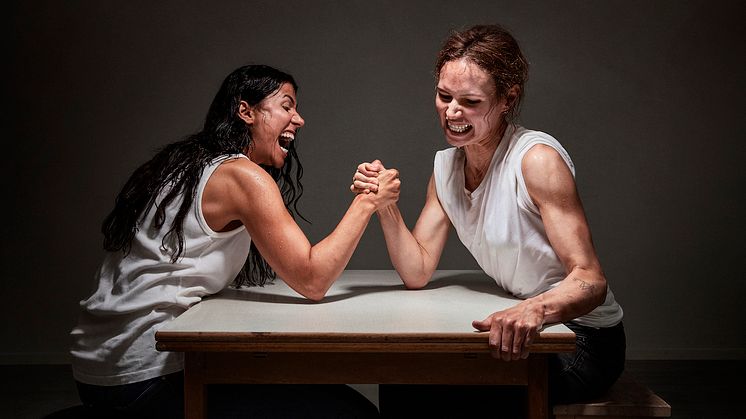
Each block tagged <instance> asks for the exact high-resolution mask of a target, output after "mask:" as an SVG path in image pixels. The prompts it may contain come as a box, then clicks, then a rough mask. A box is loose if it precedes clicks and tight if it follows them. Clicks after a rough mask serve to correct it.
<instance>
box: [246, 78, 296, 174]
mask: <svg viewBox="0 0 746 419" xmlns="http://www.w3.org/2000/svg"><path fill="white" fill-rule="evenodd" d="M296 106H297V99H296V97H295V89H294V88H293V86H292V85H291V84H290V83H283V84H282V86H280V88H279V89H277V91H275V92H274V93H272V94H270V95H269V96H267V97H266V98H264V99H263V100H262V101H261V102H259V103H258V104H257V105H256V106H253V107H252V106H249V105H248V104H247V103H246V102H243V101H242V102H241V104H240V106H239V117H241V119H243V120H244V121H245V122H246V123H247V124H248V125H249V129H250V130H251V138H252V146H251V147H250V149H249V152H248V156H249V158H250V159H251V161H253V162H254V163H257V164H264V165H268V166H272V167H275V168H281V167H282V166H283V165H284V164H285V158H286V157H287V155H288V147H289V145H290V142H291V141H294V140H295V134H296V132H297V131H298V128H300V127H302V126H303V125H304V124H305V121H304V120H303V118H302V117H301V116H300V114H299V113H298V109H297V107H296Z"/></svg>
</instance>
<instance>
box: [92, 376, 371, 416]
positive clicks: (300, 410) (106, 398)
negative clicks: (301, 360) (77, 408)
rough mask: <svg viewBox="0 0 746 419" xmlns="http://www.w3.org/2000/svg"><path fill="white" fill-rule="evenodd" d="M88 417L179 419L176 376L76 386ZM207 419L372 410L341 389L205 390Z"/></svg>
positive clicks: (213, 387) (263, 387)
mask: <svg viewBox="0 0 746 419" xmlns="http://www.w3.org/2000/svg"><path fill="white" fill-rule="evenodd" d="M78 392H79V394H80V399H81V400H82V401H83V404H85V405H86V406H87V408H88V411H89V412H88V413H89V415H86V416H89V417H97V418H98V417H100V418H110V417H113V418H118V419H124V418H134V419H142V418H183V417H184V378H183V375H182V373H181V372H179V373H176V374H170V375H168V376H165V377H158V378H154V379H151V380H146V381H142V382H139V383H132V384H125V385H121V386H111V387H103V386H93V385H88V384H83V383H78ZM207 392H208V396H207V397H208V404H207V416H208V417H209V418H306V419H311V418H314V419H315V418H319V419H321V418H361V419H362V418H377V417H378V409H376V406H375V405H374V404H373V403H371V402H370V401H369V400H368V399H367V398H365V396H363V395H362V394H360V393H358V392H357V391H356V390H355V389H353V388H351V387H349V386H345V385H325V384H319V385H291V384H278V385H259V384H256V385H233V384H230V385H228V384H226V385H210V386H208V387H207Z"/></svg>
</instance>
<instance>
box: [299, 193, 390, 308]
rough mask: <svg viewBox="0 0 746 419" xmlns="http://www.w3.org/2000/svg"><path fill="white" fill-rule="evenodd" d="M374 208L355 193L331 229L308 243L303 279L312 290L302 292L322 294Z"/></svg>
mask: <svg viewBox="0 0 746 419" xmlns="http://www.w3.org/2000/svg"><path fill="white" fill-rule="evenodd" d="M374 211H375V206H374V205H373V204H372V203H371V202H370V201H368V200H366V199H365V197H364V196H358V197H355V199H354V200H353V202H352V204H351V205H350V207H349V208H348V209H347V212H346V213H345V215H344V217H342V220H341V221H340V222H339V224H337V227H336V228H335V229H334V231H332V232H331V234H329V235H328V236H327V237H326V238H324V239H323V240H322V241H320V242H319V243H317V244H316V245H314V246H313V247H311V249H310V252H309V263H308V270H307V274H308V276H309V279H308V281H307V282H308V284H309V285H310V287H311V288H312V291H311V293H310V294H311V295H310V296H309V295H306V296H307V297H308V298H311V299H314V300H320V299H321V298H323V296H324V295H325V294H326V291H327V290H328V289H329V287H331V285H332V283H334V281H335V280H336V279H337V278H338V277H339V276H340V275H341V274H342V271H344V268H345V267H346V266H347V263H348V262H349V261H350V258H351V257H352V254H353V253H354V252H355V248H356V247H357V245H358V243H359V242H360V238H361V237H362V236H363V233H364V232H365V229H366V227H367V226H368V222H369V221H370V217H371V216H372V215H373V212H374ZM304 295H305V294H304Z"/></svg>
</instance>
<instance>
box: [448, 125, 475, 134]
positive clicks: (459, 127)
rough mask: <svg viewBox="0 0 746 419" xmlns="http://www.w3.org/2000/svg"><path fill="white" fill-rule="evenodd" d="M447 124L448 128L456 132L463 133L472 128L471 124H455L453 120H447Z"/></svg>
mask: <svg viewBox="0 0 746 419" xmlns="http://www.w3.org/2000/svg"><path fill="white" fill-rule="evenodd" d="M447 124H448V130H449V131H451V132H454V133H457V134H463V133H465V132H467V131H469V130H470V129H471V128H472V126H471V124H456V123H453V122H448V123H447Z"/></svg>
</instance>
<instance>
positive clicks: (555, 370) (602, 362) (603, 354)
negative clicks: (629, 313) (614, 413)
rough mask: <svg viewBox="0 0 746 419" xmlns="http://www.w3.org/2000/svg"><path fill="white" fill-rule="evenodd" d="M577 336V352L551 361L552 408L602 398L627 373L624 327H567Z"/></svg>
mask: <svg viewBox="0 0 746 419" xmlns="http://www.w3.org/2000/svg"><path fill="white" fill-rule="evenodd" d="M565 325H566V326H567V327H569V328H570V330H572V331H573V332H575V336H576V341H575V347H576V348H575V352H572V353H563V354H557V355H556V356H552V357H551V358H549V397H550V402H551V403H552V404H556V403H572V402H578V401H582V400H588V399H592V398H595V397H598V396H600V395H602V394H603V393H604V392H606V390H608V389H609V387H611V385H612V384H614V382H616V380H617V378H619V376H620V375H621V374H622V371H624V361H625V358H626V348H627V338H626V336H625V334H624V325H622V323H619V324H618V325H616V326H614V327H606V328H600V329H595V328H593V327H586V326H581V325H579V324H575V323H572V322H570V323H565Z"/></svg>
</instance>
